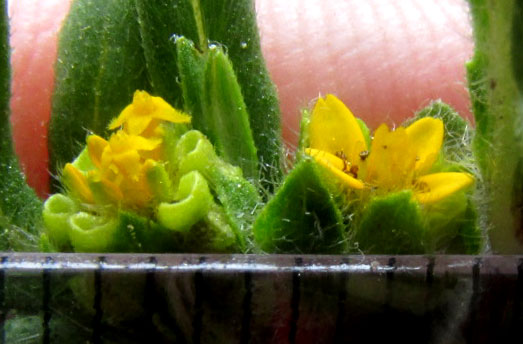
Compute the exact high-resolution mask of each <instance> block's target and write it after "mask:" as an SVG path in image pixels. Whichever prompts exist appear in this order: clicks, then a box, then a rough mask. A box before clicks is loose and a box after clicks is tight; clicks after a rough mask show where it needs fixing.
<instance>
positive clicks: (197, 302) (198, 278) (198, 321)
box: [193, 257, 206, 344]
mask: <svg viewBox="0 0 523 344" xmlns="http://www.w3.org/2000/svg"><path fill="white" fill-rule="evenodd" d="M205 261H206V258H205V257H200V259H199V264H200V265H201V264H205ZM203 294H204V283H203V271H202V269H199V270H198V271H196V272H195V273H194V318H193V343H194V344H199V343H200V341H201V337H202V327H203V326H202V325H203V324H202V322H203Z"/></svg>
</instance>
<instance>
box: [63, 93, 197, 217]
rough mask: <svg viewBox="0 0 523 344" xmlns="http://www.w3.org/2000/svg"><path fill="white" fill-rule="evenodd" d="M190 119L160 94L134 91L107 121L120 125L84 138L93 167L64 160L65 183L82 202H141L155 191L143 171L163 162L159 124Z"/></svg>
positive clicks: (135, 205)
mask: <svg viewBox="0 0 523 344" xmlns="http://www.w3.org/2000/svg"><path fill="white" fill-rule="evenodd" d="M190 119H191V118H190V117H189V116H187V115H184V114H182V113H181V112H179V111H177V110H175V109H174V108H172V107H171V106H170V105H169V104H168V103H167V102H165V101H164V100H163V99H162V98H160V97H152V96H150V95H149V94H148V93H147V92H145V91H136V92H135V93H134V99H133V103H132V104H130V105H128V106H127V107H126V108H125V109H124V110H123V111H122V112H121V114H120V115H119V116H118V117H117V118H116V119H114V120H113V121H112V122H111V124H110V125H109V129H116V128H118V127H121V129H120V130H118V131H116V132H115V133H114V134H112V135H111V137H110V138H109V140H108V141H107V140H105V139H103V138H102V137H100V136H98V135H90V136H89V137H88V138H87V153H88V156H89V158H90V160H91V162H92V163H93V165H94V168H92V169H91V170H89V171H80V170H79V169H78V168H76V167H75V166H74V164H66V166H65V168H64V171H63V177H64V182H65V184H66V185H67V187H68V189H69V190H70V191H71V192H72V193H74V194H75V195H76V197H78V198H79V199H81V200H82V201H83V202H85V203H91V204H95V203H103V204H107V203H109V204H117V205H124V206H125V207H128V208H133V209H140V208H143V207H145V206H146V205H147V203H148V202H150V201H151V199H152V197H153V192H152V191H151V187H150V185H149V182H150V181H149V180H148V176H147V173H148V172H149V171H150V170H151V169H153V168H157V167H158V166H159V165H162V164H163V163H162V143H163V131H162V129H161V126H160V124H161V123H162V122H174V123H188V122H190Z"/></svg>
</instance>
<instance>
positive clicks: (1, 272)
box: [0, 256, 9, 344]
mask: <svg viewBox="0 0 523 344" xmlns="http://www.w3.org/2000/svg"><path fill="white" fill-rule="evenodd" d="M8 260H9V259H8V258H7V257H5V256H4V257H2V262H1V266H0V344H4V343H5V318H6V316H7V309H6V304H5V265H6V264H7V262H8Z"/></svg>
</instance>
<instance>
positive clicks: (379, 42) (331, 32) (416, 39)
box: [256, 0, 473, 143]
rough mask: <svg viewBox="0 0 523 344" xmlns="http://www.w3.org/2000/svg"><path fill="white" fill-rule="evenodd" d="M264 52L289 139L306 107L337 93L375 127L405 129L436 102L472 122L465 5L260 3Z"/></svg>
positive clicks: (407, 0) (421, 0)
mask: <svg viewBox="0 0 523 344" xmlns="http://www.w3.org/2000/svg"><path fill="white" fill-rule="evenodd" d="M256 4H257V13H258V21H259V26H260V30H261V38H262V47H263V52H264V55H265V57H266V59H267V65H268V68H269V70H270V72H271V75H272V78H273V80H274V82H275V83H276V85H277V87H278V92H279V95H280V101H281V108H282V111H283V115H284V116H283V121H284V123H283V125H284V137H285V138H286V139H287V140H288V141H290V142H292V143H295V142H296V133H297V130H298V129H297V128H298V121H299V109H300V108H303V107H306V106H308V105H309V102H310V100H311V99H313V98H316V97H318V95H320V94H323V95H325V94H326V93H334V94H336V95H337V96H338V97H339V98H340V99H342V100H343V101H344V102H345V103H346V104H347V105H348V106H349V107H350V108H351V110H352V111H353V113H354V114H355V115H356V116H358V117H361V118H363V119H364V120H365V121H367V122H368V124H369V125H370V126H371V127H374V128H375V127H376V126H377V125H378V124H379V123H382V122H388V123H389V124H394V123H395V124H400V123H401V122H402V121H403V120H404V119H405V118H406V117H409V116H411V115H412V114H413V112H414V111H416V110H418V109H420V108H421V107H423V106H425V105H427V104H428V103H429V102H430V101H431V100H433V99H442V100H443V101H445V102H447V103H449V104H451V105H452V106H453V107H455V108H456V109H457V110H458V111H459V112H460V113H461V114H462V115H463V116H465V117H468V118H470V111H469V98H468V93H467V90H466V85H465V69H464V63H465V61H466V60H467V59H468V58H469V57H470V56H471V54H472V49H473V44H472V37H471V34H472V33H471V27H470V23H469V17H468V12H467V4H466V2H465V1H464V0H402V1H395V0H367V1H360V0H332V1H323V0H307V1H301V0H286V1H279V0H260V1H258V2H257V3H256Z"/></svg>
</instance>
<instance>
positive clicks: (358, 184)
mask: <svg viewBox="0 0 523 344" xmlns="http://www.w3.org/2000/svg"><path fill="white" fill-rule="evenodd" d="M305 153H307V154H308V155H310V156H311V157H313V158H314V160H315V161H316V162H318V163H319V164H320V165H322V166H324V167H326V168H327V169H328V170H329V171H331V172H332V173H333V174H334V175H335V176H336V177H338V179H339V180H340V181H341V182H342V183H343V184H345V185H347V186H349V187H350V188H352V189H357V190H361V189H363V188H364V187H365V184H363V182H362V181H361V180H359V179H356V178H354V177H353V176H352V175H350V174H351V172H350V165H349V166H348V165H347V162H346V161H343V160H342V159H340V158H338V157H337V156H335V155H333V154H330V153H328V152H325V151H321V150H318V149H312V148H308V149H305Z"/></svg>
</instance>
